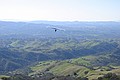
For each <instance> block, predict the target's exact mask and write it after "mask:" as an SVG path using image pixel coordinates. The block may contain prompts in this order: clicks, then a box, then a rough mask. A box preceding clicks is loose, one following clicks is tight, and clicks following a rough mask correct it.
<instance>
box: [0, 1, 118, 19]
mask: <svg viewBox="0 0 120 80" xmlns="http://www.w3.org/2000/svg"><path fill="white" fill-rule="evenodd" d="M119 8H120V0H0V20H15V21H31V20H49V21H119V20H120V10H119Z"/></svg>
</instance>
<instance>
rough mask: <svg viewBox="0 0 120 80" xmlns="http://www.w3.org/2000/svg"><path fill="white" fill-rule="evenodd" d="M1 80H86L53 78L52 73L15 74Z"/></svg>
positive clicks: (79, 79) (63, 77) (67, 77)
mask: <svg viewBox="0 0 120 80" xmlns="http://www.w3.org/2000/svg"><path fill="white" fill-rule="evenodd" d="M1 79H2V80H88V78H86V77H83V78H81V77H73V76H70V75H68V76H55V75H53V74H52V73H47V74H36V75H31V76H28V75H23V74H15V75H13V76H10V77H2V78H1Z"/></svg>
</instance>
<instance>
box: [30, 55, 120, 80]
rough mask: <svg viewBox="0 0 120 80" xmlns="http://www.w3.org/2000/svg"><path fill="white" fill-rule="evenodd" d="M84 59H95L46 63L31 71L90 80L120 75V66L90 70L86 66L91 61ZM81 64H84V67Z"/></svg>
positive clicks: (33, 67) (41, 63) (36, 66)
mask: <svg viewBox="0 0 120 80" xmlns="http://www.w3.org/2000/svg"><path fill="white" fill-rule="evenodd" d="M84 58H87V59H88V58H90V59H92V60H93V59H94V57H92V56H87V57H83V58H77V59H71V60H65V61H46V62H40V63H39V64H37V65H35V66H32V67H31V69H32V70H33V71H34V72H33V73H34V74H36V73H38V72H51V73H53V74H55V75H73V74H74V73H77V75H78V76H81V77H88V78H89V79H90V80H92V79H97V78H98V77H100V76H103V75H104V74H107V73H109V72H112V73H116V74H117V75H120V67H119V66H101V67H100V66H99V67H93V69H90V68H89V67H86V64H87V65H88V64H90V61H85V59H84ZM76 63H77V64H76ZM80 64H82V65H83V66H82V65H80ZM84 65H85V66H84ZM51 66H52V67H51ZM46 69H49V70H46ZM85 72H87V73H85ZM33 73H30V74H33Z"/></svg>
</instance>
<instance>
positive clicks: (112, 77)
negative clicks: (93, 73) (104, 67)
mask: <svg viewBox="0 0 120 80" xmlns="http://www.w3.org/2000/svg"><path fill="white" fill-rule="evenodd" d="M98 80H120V77H119V76H117V75H116V74H115V73H107V74H105V75H104V76H103V77H98Z"/></svg>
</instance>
